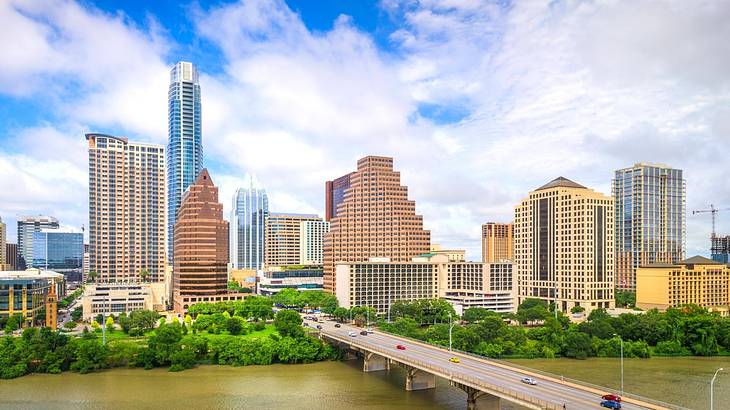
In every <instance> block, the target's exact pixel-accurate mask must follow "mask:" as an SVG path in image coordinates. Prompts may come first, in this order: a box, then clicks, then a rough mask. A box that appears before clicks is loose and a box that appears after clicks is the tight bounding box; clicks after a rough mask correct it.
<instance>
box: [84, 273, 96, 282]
mask: <svg viewBox="0 0 730 410" xmlns="http://www.w3.org/2000/svg"><path fill="white" fill-rule="evenodd" d="M97 276H99V274H98V273H96V272H95V271H93V270H92V271H91V272H89V274H88V275H86V277H87V279H88V281H89V282H94V281H95V280H96V278H97Z"/></svg>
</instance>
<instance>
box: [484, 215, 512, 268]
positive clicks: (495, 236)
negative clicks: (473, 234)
mask: <svg viewBox="0 0 730 410" xmlns="http://www.w3.org/2000/svg"><path fill="white" fill-rule="evenodd" d="M513 236H514V225H513V224H512V223H507V224H503V223H496V222H487V223H485V224H484V225H482V262H484V263H495V262H504V261H511V260H513V258H514V239H513Z"/></svg>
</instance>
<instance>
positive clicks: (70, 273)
mask: <svg viewBox="0 0 730 410" xmlns="http://www.w3.org/2000/svg"><path fill="white" fill-rule="evenodd" d="M33 267H34V268H40V269H45V270H52V271H54V272H58V273H61V274H63V275H64V276H65V277H66V282H81V280H82V277H83V269H84V234H83V233H81V232H72V231H68V230H62V229H43V230H41V231H40V232H34V233H33Z"/></svg>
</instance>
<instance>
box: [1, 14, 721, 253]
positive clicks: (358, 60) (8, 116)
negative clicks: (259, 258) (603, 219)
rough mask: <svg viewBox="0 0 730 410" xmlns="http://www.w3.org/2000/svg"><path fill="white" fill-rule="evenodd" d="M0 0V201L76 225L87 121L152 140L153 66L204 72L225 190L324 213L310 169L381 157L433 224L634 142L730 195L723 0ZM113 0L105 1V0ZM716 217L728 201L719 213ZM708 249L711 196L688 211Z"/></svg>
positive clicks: (158, 129) (609, 168) (704, 191)
mask: <svg viewBox="0 0 730 410" xmlns="http://www.w3.org/2000/svg"><path fill="white" fill-rule="evenodd" d="M146 3H148V2H142V1H140V2H138V3H137V2H133V1H125V2H119V1H113V0H105V1H99V2H91V1H78V2H75V1H54V0H28V1H16V0H7V1H2V2H0V38H2V39H4V40H3V41H2V42H0V56H2V58H0V217H2V219H3V221H5V222H6V223H7V224H8V226H9V231H10V232H9V235H8V236H9V238H8V239H9V240H10V241H15V219H16V217H17V216H18V215H24V214H50V215H53V216H56V217H58V218H59V219H60V220H61V222H62V224H64V225H67V226H76V227H78V226H80V225H81V224H87V219H88V218H87V210H88V203H87V201H88V188H87V186H88V180H87V172H86V169H87V154H86V145H85V139H84V133H86V132H102V133H107V134H114V135H121V136H127V137H129V138H130V139H131V140H137V141H145V142H155V143H160V144H165V143H166V130H167V125H166V124H167V111H166V104H167V101H166V99H167V86H168V82H169V69H170V67H171V65H172V64H174V63H175V62H176V61H179V60H187V61H192V62H194V63H195V64H197V65H198V67H199V70H200V72H201V79H200V82H201V87H202V95H203V144H204V150H205V165H206V166H207V167H208V168H209V169H210V171H211V174H212V177H213V180H214V182H216V184H218V185H219V186H220V187H221V201H222V202H223V203H224V206H225V207H226V212H228V210H229V208H230V200H231V196H232V194H233V191H234V190H235V188H236V186H238V185H241V184H244V183H245V182H244V181H245V180H246V175H247V174H255V175H256V177H257V179H258V180H259V181H260V183H261V184H262V185H263V186H264V187H265V188H266V189H267V190H268V192H269V196H270V203H271V209H272V211H290V212H308V213H310V212H312V213H319V214H323V213H324V211H323V209H324V181H325V180H327V179H331V178H333V177H337V176H340V175H342V174H344V173H346V172H349V171H351V170H353V169H354V168H355V165H356V160H357V159H358V158H359V157H362V156H364V155H368V154H377V155H388V156H393V157H395V166H396V168H397V169H398V170H399V171H401V176H402V180H403V183H404V184H406V185H408V187H409V194H410V196H411V198H412V199H415V200H416V203H417V210H418V212H419V213H421V214H423V215H424V220H425V225H426V228H427V229H430V230H431V232H432V238H433V241H434V242H437V243H441V244H443V245H444V246H448V247H459V248H466V249H467V251H468V253H469V257H470V258H471V259H478V258H479V257H480V253H479V252H480V251H479V246H480V245H479V232H480V225H481V223H483V222H485V221H509V220H511V219H512V215H513V206H514V205H515V204H516V203H517V202H518V201H519V200H520V199H522V198H523V197H524V196H525V195H526V194H527V193H528V192H529V191H530V190H532V189H534V188H536V187H538V186H540V185H542V184H543V183H545V182H547V181H549V180H551V179H553V178H555V177H557V176H560V175H562V176H565V177H568V178H571V179H573V180H575V181H576V182H579V183H582V184H584V185H587V186H589V187H591V188H594V189H596V190H598V191H602V192H604V193H609V192H610V189H611V178H612V175H613V171H614V170H615V169H618V168H624V167H628V166H631V165H632V164H634V163H635V162H639V161H650V162H660V163H666V164H669V165H671V166H674V167H677V168H681V169H683V170H684V171H685V178H686V180H687V209H688V210H692V209H703V208H707V207H708V206H709V204H711V203H712V204H715V205H716V206H721V207H726V208H730V165H729V164H728V158H730V42H729V41H728V39H729V38H730V24H728V23H727V22H728V21H730V2H727V1H715V0H708V1H701V0H696V1H691V2H689V1H679V0H678V1H676V2H668V1H667V2H664V1H644V2H636V1H610V0H606V1H538V0H534V1H532V0H531V1H520V2H514V3H513V2H510V1H479V0H441V1H438V0H421V1H416V0H400V1H399V0H382V1H370V2H368V1H365V0H318V1H307V0H297V1H286V2H285V1H283V0H280V1H274V0H272V1H265V0H246V1H241V2H213V3H209V2H207V1H202V0H201V1H193V2H190V3H186V2H185V1H183V2H178V1H172V0H170V1H155V2H149V3H150V4H146ZM122 6H123V7H125V8H123V9H122V8H119V7H122ZM718 227H719V231H720V232H722V233H725V234H730V211H729V212H727V213H725V214H724V215H723V214H720V216H719V224H718ZM687 231H688V235H687V236H688V239H687V251H688V253H689V254H697V253H699V254H707V253H708V252H707V251H706V248H707V247H708V244H707V242H708V239H707V237H708V236H709V233H710V219H709V216H708V215H694V216H693V215H691V212H689V214H688V216H687Z"/></svg>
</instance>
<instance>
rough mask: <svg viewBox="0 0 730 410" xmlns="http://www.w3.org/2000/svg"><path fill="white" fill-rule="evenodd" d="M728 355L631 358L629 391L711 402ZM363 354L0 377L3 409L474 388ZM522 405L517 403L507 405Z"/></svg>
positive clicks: (726, 384)
mask: <svg viewBox="0 0 730 410" xmlns="http://www.w3.org/2000/svg"><path fill="white" fill-rule="evenodd" d="M729 361H730V360H729V359H728V358H711V359H694V358H687V359H685V358H678V359H677V358H673V359H657V358H652V359H649V360H640V361H635V360H627V361H626V369H625V371H626V376H625V377H626V379H625V383H626V386H627V389H626V390H627V391H631V392H636V393H641V394H643V395H647V396H651V397H654V398H657V399H664V400H665V401H670V402H673V403H676V404H680V405H684V406H687V407H690V408H692V409H706V408H708V403H709V390H708V383H709V378H710V377H711V374H710V375H709V376H708V373H709V372H710V371H711V370H712V371H714V369H715V368H716V367H719V366H723V365H724V366H725V367H726V368H727V369H728V370H729V371H730V363H729ZM517 363H519V364H520V365H528V366H532V367H535V368H540V369H544V370H548V371H551V372H554V373H557V374H564V375H565V376H566V377H576V378H581V377H587V378H588V379H589V380H591V381H594V382H596V383H599V384H604V385H616V384H617V383H616V381H617V380H618V376H617V375H618V373H617V369H618V367H617V363H618V361H617V360H612V359H590V360H583V361H579V360H569V359H553V360H521V361H517ZM361 366H362V361H348V362H324V363H314V364H307V365H272V366H248V367H228V366H200V367H198V368H196V369H192V370H186V371H183V372H179V373H170V372H168V371H167V370H166V369H154V370H147V371H146V370H142V369H113V370H108V371H103V372H99V373H91V374H86V375H80V374H75V373H64V374H61V375H29V376H25V377H21V378H18V379H14V380H0V408H2V409H24V410H25V409H94V410H96V409H229V408H230V409H362V408H367V409H464V408H465V407H466V395H465V394H464V393H462V392H461V391H460V390H458V389H456V388H453V387H451V386H449V385H448V383H447V382H445V381H444V380H441V379H437V386H436V389H432V390H425V391H418V392H406V391H405V390H404V389H403V386H404V383H405V382H404V375H403V372H402V371H401V370H399V369H394V370H391V371H390V372H373V373H363V372H362V371H360V369H361V368H362V367H361ZM728 403H730V373H728V374H725V375H722V374H721V376H718V379H717V381H716V382H715V409H730V405H728ZM503 409H505V410H507V409H509V410H516V409H518V408H517V407H516V406H510V405H508V404H504V405H503Z"/></svg>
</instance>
